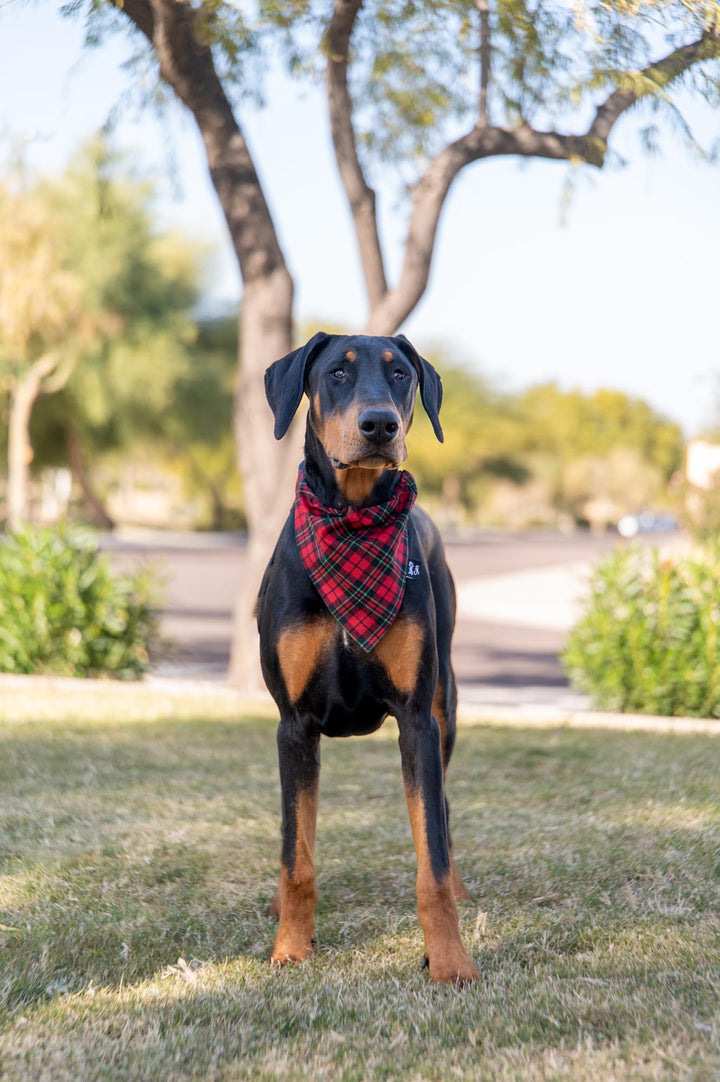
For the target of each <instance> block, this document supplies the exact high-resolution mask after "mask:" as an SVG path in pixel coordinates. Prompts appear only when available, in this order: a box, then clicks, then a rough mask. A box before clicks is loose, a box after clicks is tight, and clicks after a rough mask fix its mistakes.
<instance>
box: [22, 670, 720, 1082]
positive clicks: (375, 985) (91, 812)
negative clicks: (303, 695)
mask: <svg viewBox="0 0 720 1082" xmlns="http://www.w3.org/2000/svg"><path fill="white" fill-rule="evenodd" d="M2 697H3V698H2V703H0V712H2V713H3V717H4V720H3V721H2V722H1V723H0V742H1V746H0V812H1V820H0V860H1V862H2V867H1V871H2V877H1V878H0V1079H2V1080H3V1082H15V1080H18V1082H19V1080H23V1082H24V1080H27V1079H48V1080H52V1082H63V1080H72V1082H78V1080H80V1082H91V1080H95V1079H108V1080H110V1079H112V1080H128V1082H131V1080H132V1082H136V1080H139V1079H153V1080H160V1082H171V1080H172V1082H174V1080H178V1082H179V1080H190V1079H198V1080H200V1079H202V1080H206V1079H208V1080H218V1082H220V1080H222V1082H232V1080H241V1079H242V1080H245V1079H252V1080H268V1082H270V1080H276V1079H314V1080H315V1079H316V1080H333V1082H335V1080H353V1082H354V1080H357V1082H362V1080H370V1079H372V1080H374V1079H388V1080H389V1079H398V1080H421V1079H422V1080H437V1082H449V1080H453V1079H467V1080H470V1079H472V1080H485V1079H487V1080H492V1082H496V1080H498V1082H505V1080H507V1082H510V1080H513V1082H514V1080H518V1082H536V1080H538V1079H544V1080H555V1079H557V1080H562V1079H572V1080H580V1082H610V1080H613V1082H615V1080H620V1079H628V1080H631V1079H632V1080H636V1079H641V1080H642V1079H662V1080H666V1079H695V1080H708V1082H710V1080H713V1082H715V1080H716V1079H717V1078H718V1077H720V916H719V914H720V802H719V800H718V777H719V775H720V771H719V769H718V766H719V759H720V740H718V739H717V738H716V737H714V736H702V735H688V736H680V735H668V734H664V735H660V734H652V733H627V732H624V733H622V732H607V731H602V730H601V729H595V730H592V731H578V730H569V729H568V730H566V729H562V728H556V729H553V728H548V729H532V730H523V729H518V728H498V727H481V726H466V727H463V728H462V729H461V731H460V734H459V738H458V745H457V750H456V754H455V757H454V759H453V762H452V765H451V769H450V780H449V793H450V798H451V802H452V809H453V832H454V838H455V847H456V853H457V861H458V865H459V868H460V871H461V873H462V874H463V875H464V877H465V879H466V881H467V883H468V885H469V887H470V889H471V891H472V895H473V900H472V902H469V903H467V904H465V905H464V906H463V907H462V911H461V923H462V928H463V934H464V937H465V940H466V942H467V943H468V944H469V945H470V947H471V952H472V954H473V956H474V958H475V960H476V962H477V963H478V964H479V968H480V970H481V972H482V980H481V981H479V982H477V983H476V984H475V985H473V986H470V987H467V988H465V989H463V990H457V989H453V988H447V987H435V986H432V985H431V984H430V983H429V981H428V977H427V973H424V972H422V971H421V961H422V953H423V951H422V937H421V933H420V930H419V926H418V924H417V920H416V917H415V895H414V875H415V868H414V853H413V848H412V842H411V838H410V829H409V825H408V818H407V811H406V808H405V801H404V795H403V789H402V783H401V778H400V769H399V754H398V749H397V742H396V735H397V733H396V727H395V724H394V722H392V721H389V722H388V723H386V725H385V727H384V729H383V730H382V731H381V733H380V734H378V735H376V736H375V737H371V738H366V739H355V740H350V741H335V742H330V741H326V742H324V744H323V749H322V750H323V770H322V780H321V801H320V821H319V829H318V859H317V864H318V880H319V888H320V902H319V905H318V922H317V924H318V937H319V944H318V949H317V952H316V954H315V956H314V957H313V959H312V960H311V961H310V962H308V963H307V964H306V965H305V966H300V967H288V968H285V969H283V970H282V971H278V970H273V969H272V968H271V967H270V966H269V964H268V963H267V961H266V958H267V956H268V953H269V951H270V947H271V944H272V939H273V932H274V925H273V923H272V921H270V920H269V918H268V917H267V916H266V909H267V906H268V904H269V902H270V900H271V898H272V896H273V893H274V888H275V883H276V878H277V875H278V869H279V836H278V803H279V790H278V781H277V768H276V752H275V735H274V724H273V723H272V721H271V720H270V719H269V718H268V717H265V718H262V717H252V716H243V715H241V714H240V713H239V711H238V707H237V705H236V704H235V703H234V701H233V700H232V699H231V698H223V697H222V696H218V697H213V698H208V699H207V700H205V699H202V698H194V699H189V700H186V701H178V700H176V699H172V700H171V699H164V698H163V697H162V696H159V697H158V695H157V694H155V695H151V694H150V693H139V694H138V697H137V698H133V697H132V694H131V693H128V692H127V691H126V690H122V692H118V693H115V692H114V691H113V689H112V687H108V688H107V690H101V691H100V692H98V693H97V695H96V696H95V698H92V697H88V696H87V695H84V696H83V695H79V696H74V695H73V694H72V693H67V692H63V691H58V692H56V693H55V694H53V695H52V696H50V699H49V701H48V702H42V701H40V700H39V699H38V698H37V696H28V697H25V698H23V697H22V696H20V695H18V694H17V693H13V692H8V691H3V692H2Z"/></svg>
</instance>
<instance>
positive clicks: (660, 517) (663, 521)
mask: <svg viewBox="0 0 720 1082" xmlns="http://www.w3.org/2000/svg"><path fill="white" fill-rule="evenodd" d="M678 526H679V523H678V519H677V515H671V514H669V513H668V512H667V511H660V512H657V511H638V513H637V514H636V515H623V517H622V518H621V519H620V521H619V522H618V526H617V528H618V533H619V534H620V536H621V537H627V538H630V537H635V536H637V534H639V533H672V532H673V531H674V530H677V529H678Z"/></svg>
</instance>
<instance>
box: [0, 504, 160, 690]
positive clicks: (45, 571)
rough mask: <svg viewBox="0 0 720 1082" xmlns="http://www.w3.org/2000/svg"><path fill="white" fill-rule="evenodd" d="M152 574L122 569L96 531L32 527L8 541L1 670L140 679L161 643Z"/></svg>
mask: <svg viewBox="0 0 720 1082" xmlns="http://www.w3.org/2000/svg"><path fill="white" fill-rule="evenodd" d="M152 588H153V579H152V575H151V573H150V572H149V571H147V570H146V571H141V572H139V573H136V574H134V575H130V576H128V575H118V574H115V573H114V572H113V571H112V570H111V568H110V565H109V563H108V560H107V558H106V557H104V556H102V555H100V554H99V552H98V546H97V541H96V539H95V537H94V535H93V534H92V533H91V532H90V531H88V530H79V529H77V528H74V529H73V528H69V527H67V526H65V525H62V526H59V527H56V528H53V529H44V530H35V529H31V528H26V529H24V530H22V531H19V532H17V533H15V534H12V535H10V536H8V537H6V538H5V539H4V541H3V543H2V545H0V671H2V672H11V673H56V674H59V675H62V676H98V675H112V676H116V677H119V678H121V679H131V678H133V677H137V676H140V675H141V674H142V673H143V672H144V671H145V670H146V669H147V668H148V666H149V663H150V658H149V653H150V650H151V648H152V647H153V645H154V644H155V643H156V641H157V631H156V619H155V616H154V613H153V608H152Z"/></svg>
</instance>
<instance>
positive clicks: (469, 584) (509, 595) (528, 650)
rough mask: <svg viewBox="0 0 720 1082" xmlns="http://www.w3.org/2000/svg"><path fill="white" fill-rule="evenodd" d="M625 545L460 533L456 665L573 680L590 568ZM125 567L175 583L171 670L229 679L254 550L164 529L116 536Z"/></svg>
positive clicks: (515, 680) (514, 681)
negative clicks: (561, 656) (236, 609)
mask: <svg viewBox="0 0 720 1082" xmlns="http://www.w3.org/2000/svg"><path fill="white" fill-rule="evenodd" d="M617 543H618V539H617V538H616V537H614V536H611V535H607V536H602V537H593V536H591V535H589V534H572V535H567V536H566V535H558V534H549V533H531V534H522V535H508V534H484V535H482V536H480V537H475V538H473V539H471V540H453V541H449V542H448V544H447V555H448V561H449V563H450V566H451V569H452V572H453V575H454V576H455V580H456V583H457V586H458V594H459V600H460V606H459V619H458V625H457V631H456V635H455V640H454V658H455V668H456V673H457V676H458V679H459V681H460V682H461V683H462V684H463V685H464V686H465V687H466V689H472V687H473V686H474V687H476V688H480V687H482V688H483V689H486V690H487V689H492V688H496V689H498V694H501V691H502V689H513V688H517V689H520V688H525V689H528V688H532V689H540V693H541V692H542V689H547V693H548V695H553V696H554V698H555V699H557V696H558V694H562V691H563V689H565V688H566V687H567V683H566V680H565V677H564V675H563V672H562V669H561V666H560V663H559V661H558V656H557V655H558V651H559V649H560V648H561V645H562V641H563V638H564V634H565V630H566V628H567V627H568V626H569V624H570V623H571V621H572V613H573V606H574V604H575V598H576V595H577V593H578V590H579V589H580V584H581V582H582V578H583V573H586V572H587V569H588V568H589V567H591V566H592V564H593V562H594V561H595V560H596V559H597V558H598V557H599V556H600V555H601V554H602V553H604V552H607V551H609V550H610V549H612V548H613V547H614V546H615V545H616V544H617ZM106 547H107V548H108V549H109V550H110V551H111V552H112V553H113V559H114V560H115V561H116V562H117V563H119V564H122V565H123V566H129V565H133V564H137V563H139V562H146V561H148V560H150V561H154V562H157V563H158V564H159V565H160V567H161V569H162V575H163V578H164V580H165V589H166V601H165V606H164V609H163V613H162V626H163V631H164V633H165V635H166V636H167V637H169V638H170V639H171V640H172V641H173V642H174V646H173V648H172V652H171V654H170V656H169V657H168V659H167V660H166V662H165V663H164V664H163V665H162V666H161V670H160V671H161V672H163V673H166V674H170V675H188V676H211V675H212V676H216V677H218V676H220V675H221V674H223V673H224V672H225V670H226V668H227V664H228V659H229V652H230V636H231V631H232V605H233V601H234V599H235V597H236V595H237V593H238V590H239V587H240V582H241V579H242V575H243V571H244V567H245V560H246V557H245V548H244V544H243V543H242V541H241V540H240V539H239V538H236V537H233V536H228V535H202V534H180V535H173V534H166V535H163V534H155V535H147V534H146V535H141V534H138V535H136V536H135V537H133V536H129V535H125V536H124V537H120V538H118V537H113V538H109V539H108V540H107V542H106Z"/></svg>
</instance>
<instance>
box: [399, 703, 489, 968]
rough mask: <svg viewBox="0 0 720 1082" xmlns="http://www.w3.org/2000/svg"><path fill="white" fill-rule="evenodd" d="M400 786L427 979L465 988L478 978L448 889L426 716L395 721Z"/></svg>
mask: <svg viewBox="0 0 720 1082" xmlns="http://www.w3.org/2000/svg"><path fill="white" fill-rule="evenodd" d="M398 725H399V728H400V753H401V755H402V770H403V781H404V783H405V795H406V797H407V804H408V811H409V813H410V825H411V827H412V833H413V840H414V842H415V852H416V855H417V865H418V876H417V896H418V917H419V918H420V924H421V926H422V930H423V933H424V935H425V955H426V957H427V959H428V965H429V968H430V977H431V978H432V979H433V980H434V981H441V982H445V983H460V984H462V983H465V982H466V981H472V980H475V979H476V978H477V977H479V973H478V971H477V969H476V968H475V966H474V965H473V963H472V960H471V959H470V958H469V956H468V954H467V952H466V951H465V948H464V947H463V945H462V940H461V939H460V926H459V922H458V915H457V909H456V907H455V896H454V889H453V877H452V864H451V860H450V847H449V841H448V826H447V816H446V812H445V796H444V793H443V771H442V758H441V754H440V731H439V728H438V725H437V722H436V721H435V720H434V718H433V717H432V716H431V715H430V713H429V712H428V713H427V714H413V713H408V714H406V715H405V716H404V717H398Z"/></svg>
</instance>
